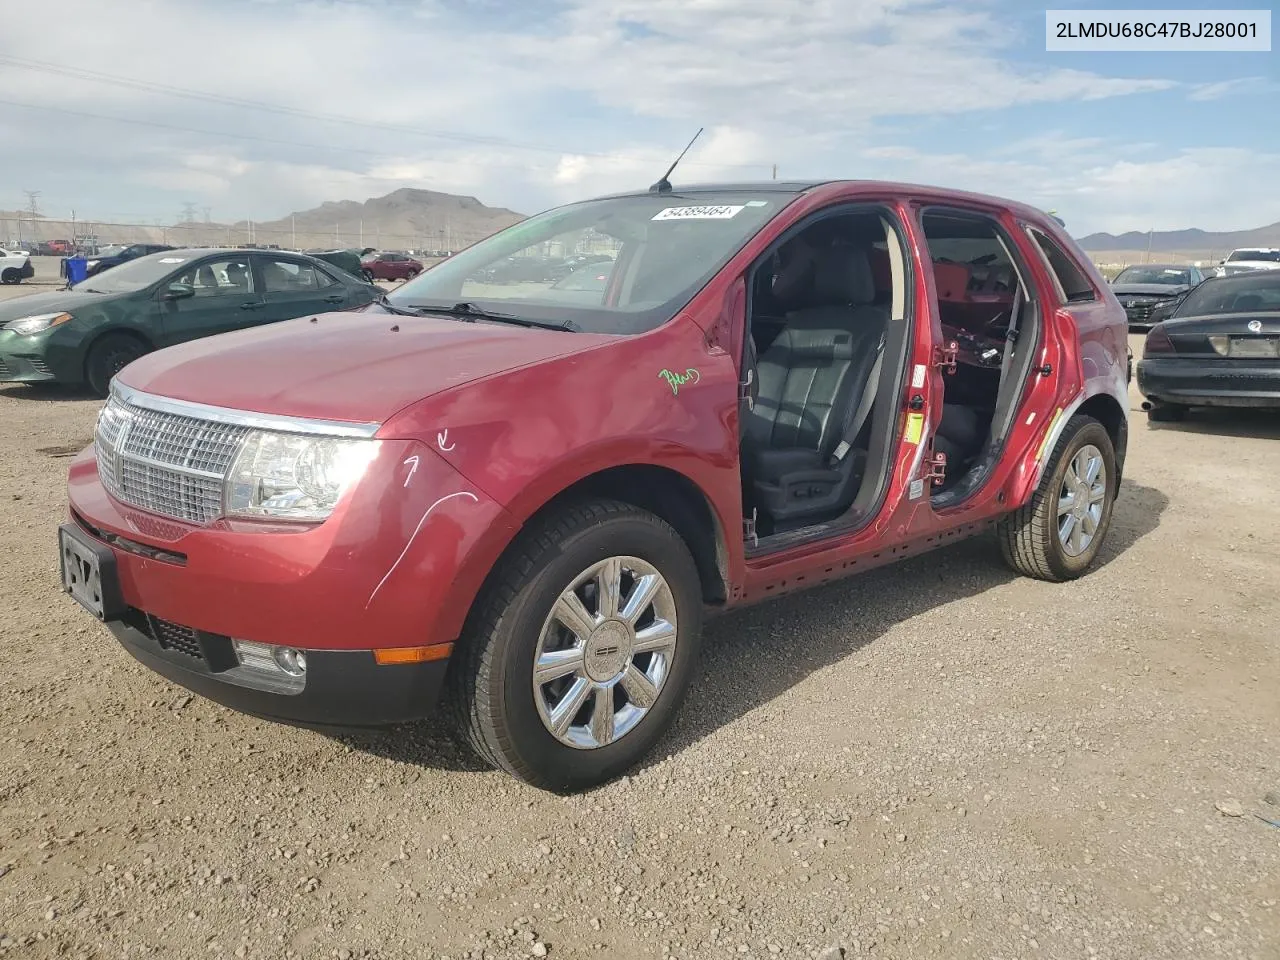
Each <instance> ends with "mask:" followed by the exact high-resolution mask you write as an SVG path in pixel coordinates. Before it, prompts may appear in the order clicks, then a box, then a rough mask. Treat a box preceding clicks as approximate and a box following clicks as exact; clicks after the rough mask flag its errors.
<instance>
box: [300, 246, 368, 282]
mask: <svg viewBox="0 0 1280 960" xmlns="http://www.w3.org/2000/svg"><path fill="white" fill-rule="evenodd" d="M307 256H311V257H315V258H316V259H317V260H323V261H324V262H325V263H328V264H330V265H331V266H334V267H337V268H338V269H339V270H341V271H343V272H344V273H347V274H350V275H351V276H353V277H357V278H363V277H364V270H363V269H362V268H361V264H360V257H361V252H360V251H359V250H308V251H307Z"/></svg>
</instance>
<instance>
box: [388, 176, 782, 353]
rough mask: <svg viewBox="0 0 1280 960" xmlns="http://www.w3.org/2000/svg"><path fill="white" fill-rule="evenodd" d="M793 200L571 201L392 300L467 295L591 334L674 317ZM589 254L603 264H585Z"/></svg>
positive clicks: (421, 301) (450, 300) (733, 194)
mask: <svg viewBox="0 0 1280 960" xmlns="http://www.w3.org/2000/svg"><path fill="white" fill-rule="evenodd" d="M794 199H795V194H789V193H761V194H757V193H754V192H751V191H728V190H726V191H718V192H716V193H699V194H697V195H695V196H682V195H680V194H667V195H665V196H663V195H658V194H652V195H644V196H633V197H614V198H610V199H603V200H590V201H587V202H585V203H576V204H570V205H569V206H565V207H558V208H556V209H554V210H549V211H547V212H546V213H542V214H539V215H537V216H535V217H531V218H529V219H528V220H525V221H523V222H521V223H518V224H516V225H515V226H513V227H508V228H507V229H506V230H504V231H502V232H501V233H497V234H494V235H493V236H492V237H489V238H488V239H486V240H482V241H480V242H479V243H477V244H476V245H475V246H473V247H469V248H467V249H466V250H463V251H462V252H460V253H458V254H456V255H454V256H453V257H451V258H450V259H448V260H446V261H444V262H443V263H440V264H437V265H436V266H435V267H432V268H431V269H430V270H428V271H426V272H425V273H423V274H421V275H420V276H419V277H418V278H417V279H416V280H411V281H409V282H408V283H406V284H405V285H404V286H402V287H399V288H398V289H396V290H395V291H394V292H393V293H391V294H390V295H389V297H388V299H389V300H390V301H391V302H392V303H393V304H395V305H396V306H399V307H411V306H412V307H419V308H421V307H423V306H434V307H441V308H448V307H452V306H453V305H454V304H456V303H459V302H462V301H465V302H468V303H472V304H474V305H475V306H476V307H477V308H479V309H482V310H485V309H487V310H495V311H502V312H505V313H511V314H515V315H517V316H520V317H523V318H527V319H530V320H540V321H544V322H564V321H566V320H568V321H571V322H572V323H573V324H574V325H575V326H576V327H577V328H578V329H581V330H585V331H589V332H592V333H623V334H627V333H643V332H644V331H646V330H651V329H653V328H654V327H656V326H659V325H660V324H662V323H664V322H666V321H667V320H669V319H671V318H672V317H673V316H675V315H676V313H677V312H678V311H679V310H680V309H681V308H682V307H683V306H684V305H685V304H687V303H688V302H689V300H690V299H692V297H693V296H694V294H696V293H697V292H698V291H699V290H700V289H702V287H703V286H704V285H705V284H706V283H707V281H709V280H710V279H711V278H712V277H713V276H714V275H715V273H716V271H718V270H719V269H720V268H721V267H723V266H724V265H725V264H726V263H727V262H728V261H729V260H730V258H732V257H733V255H734V254H735V253H737V252H738V251H739V250H740V249H742V247H743V245H744V244H745V243H746V242H747V241H748V240H749V239H750V238H751V237H752V236H754V235H755V234H756V233H757V232H758V231H759V230H760V228H761V227H763V226H764V225H765V224H766V223H767V222H768V221H769V220H770V219H771V218H772V217H773V216H774V215H775V214H777V213H778V211H779V210H781V209H782V208H783V207H784V206H786V205H787V204H788V203H790V202H791V201H792V200H794ZM587 256H590V257H592V258H593V259H594V260H595V261H596V264H595V265H599V266H601V269H599V270H592V271H585V270H582V269H581V268H582V267H583V266H584V264H585V263H587V262H589V261H586V260H584V259H583V258H584V257H587ZM579 271H581V272H579ZM597 277H605V278H606V279H605V280H598V279H596V278H597Z"/></svg>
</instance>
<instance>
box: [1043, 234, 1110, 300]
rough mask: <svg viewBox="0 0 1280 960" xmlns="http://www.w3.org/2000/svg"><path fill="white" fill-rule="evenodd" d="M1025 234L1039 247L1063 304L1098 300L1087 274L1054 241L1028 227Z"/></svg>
mask: <svg viewBox="0 0 1280 960" xmlns="http://www.w3.org/2000/svg"><path fill="white" fill-rule="evenodd" d="M1027 233H1029V234H1030V235H1031V239H1033V240H1034V241H1035V243H1036V246H1037V247H1039V249H1040V253H1041V255H1042V256H1043V257H1044V261H1045V264H1046V265H1047V266H1048V267H1049V272H1050V273H1052V274H1053V278H1054V281H1055V282H1056V283H1057V285H1058V293H1059V294H1060V295H1061V296H1062V299H1063V301H1064V302H1065V303H1084V302H1085V301H1088V300H1096V299H1097V298H1098V294H1097V291H1096V290H1094V288H1093V284H1092V283H1091V282H1090V280H1089V276H1088V274H1086V273H1085V271H1084V269H1083V268H1082V267H1081V266H1080V265H1079V264H1078V263H1076V261H1075V259H1074V258H1073V257H1072V256H1071V254H1069V253H1068V252H1067V251H1066V250H1064V249H1063V248H1062V246H1061V245H1060V244H1059V243H1058V242H1057V241H1056V240H1054V239H1053V238H1052V237H1050V236H1049V235H1048V234H1046V233H1044V232H1042V231H1040V230H1037V229H1036V228H1035V227H1028V228H1027Z"/></svg>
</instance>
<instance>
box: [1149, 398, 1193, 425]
mask: <svg viewBox="0 0 1280 960" xmlns="http://www.w3.org/2000/svg"><path fill="white" fill-rule="evenodd" d="M1186 418H1187V408H1186V407H1184V406H1183V405H1182V404H1180V403H1153V404H1151V406H1150V407H1149V408H1148V409H1147V421H1148V422H1149V423H1177V422H1179V421H1181V420H1185V419H1186Z"/></svg>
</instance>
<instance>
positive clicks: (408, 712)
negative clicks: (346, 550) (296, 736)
mask: <svg viewBox="0 0 1280 960" xmlns="http://www.w3.org/2000/svg"><path fill="white" fill-rule="evenodd" d="M107 626H108V627H109V628H110V629H111V632H112V633H113V634H115V637H116V639H117V640H119V641H120V643H121V645H122V646H123V647H124V648H125V649H126V650H127V651H128V652H129V653H130V654H132V655H133V657H134V658H135V659H137V660H138V661H139V662H140V663H141V664H143V666H146V667H148V668H149V669H151V670H154V671H155V672H156V673H158V674H160V675H161V676H163V677H166V678H167V679H169V680H172V681H173V682H174V683H176V684H178V685H180V686H182V687H185V688H186V689H188V690H190V691H192V692H193V693H198V694H200V696H202V697H207V698H208V699H210V700H213V701H215V702H217V703H220V704H222V705H223V706H226V707H230V708H231V709H233V710H239V711H241V712H242V713H248V714H252V715H254V716H258V717H264V718H266V719H268V720H279V721H283V722H285V723H292V724H297V725H301V726H308V727H321V728H325V727H332V728H352V727H377V726H388V725H391V724H396V723H403V722H406V721H410V720H418V719H421V718H423V717H426V716H428V715H429V714H430V713H431V711H432V708H433V707H434V705H435V703H436V701H437V699H438V698H439V695H440V690H441V688H442V686H443V684H444V678H445V673H446V671H447V669H448V663H447V661H445V660H438V661H435V662H431V663H414V664H398V665H395V666H383V665H379V664H378V663H377V662H376V661H375V660H374V656H373V651H372V650H308V651H306V655H307V672H306V679H305V684H304V685H303V687H302V689H301V690H298V691H296V692H288V693H286V692H281V691H278V690H271V689H265V688H264V686H262V685H251V681H249V682H247V681H246V680H245V679H244V678H243V677H242V676H240V675H237V674H238V673H239V674H242V673H243V671H242V670H240V669H239V668H238V667H237V666H235V665H234V654H233V653H230V643H231V641H230V638H228V637H221V636H217V635H215V634H206V633H198V632H196V631H190V634H189V635H190V636H192V637H193V638H195V639H196V640H197V642H198V643H199V649H200V650H201V651H202V655H196V653H194V652H184V650H185V649H191V650H194V649H195V648H191V647H188V646H187V645H186V644H183V645H182V646H181V647H180V646H167V647H166V646H164V645H162V640H165V639H166V638H168V639H169V640H170V641H171V640H172V639H173V638H174V636H175V633H176V631H177V630H180V629H182V628H181V627H179V625H177V624H164V625H163V626H161V625H159V624H157V623H156V621H155V618H152V617H148V616H147V615H146V614H143V613H142V612H141V611H138V610H133V609H131V610H130V611H129V612H128V613H126V614H125V616H124V618H122V619H119V620H111V621H108V622H107ZM227 654H229V656H230V657H231V658H232V659H231V660H227V659H224V658H223V656H225V655H227ZM220 655H223V656H220Z"/></svg>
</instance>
